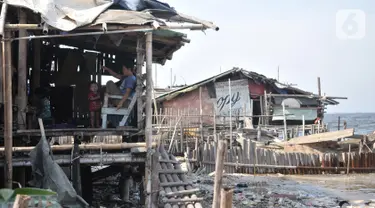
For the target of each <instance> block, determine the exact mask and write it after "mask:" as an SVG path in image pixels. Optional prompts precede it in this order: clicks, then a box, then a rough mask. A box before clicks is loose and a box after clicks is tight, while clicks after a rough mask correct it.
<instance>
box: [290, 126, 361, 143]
mask: <svg viewBox="0 0 375 208" xmlns="http://www.w3.org/2000/svg"><path fill="white" fill-rule="evenodd" d="M353 134H354V129H345V130H341V131H332V132H325V133H320V134H313V135H308V136H302V137H297V138H294V139H291V140H289V141H287V142H283V144H284V145H288V144H311V143H318V142H324V141H332V140H336V139H339V138H346V137H350V136H353Z"/></svg>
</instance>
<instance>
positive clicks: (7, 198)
mask: <svg viewBox="0 0 375 208" xmlns="http://www.w3.org/2000/svg"><path fill="white" fill-rule="evenodd" d="M18 194H21V195H27V196H31V201H30V203H31V204H39V205H42V207H48V206H53V207H60V206H59V204H58V203H57V201H56V199H57V194H56V192H53V191H51V190H46V189H38V188H17V189H14V190H12V189H0V204H8V205H9V204H11V203H13V202H14V200H15V198H16V196H17V195H18Z"/></svg>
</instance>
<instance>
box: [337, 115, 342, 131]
mask: <svg viewBox="0 0 375 208" xmlns="http://www.w3.org/2000/svg"><path fill="white" fill-rule="evenodd" d="M337 120H338V121H337V130H340V126H341V124H340V122H341V117H340V116H339V117H338V118H337Z"/></svg>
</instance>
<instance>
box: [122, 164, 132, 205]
mask: <svg viewBox="0 0 375 208" xmlns="http://www.w3.org/2000/svg"><path fill="white" fill-rule="evenodd" d="M130 176H131V174H130V166H125V167H123V168H122V171H121V177H120V182H119V189H120V198H121V200H123V201H125V202H128V201H129V200H130V180H131V177H130Z"/></svg>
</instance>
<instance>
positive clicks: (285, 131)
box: [282, 102, 288, 141]
mask: <svg viewBox="0 0 375 208" xmlns="http://www.w3.org/2000/svg"><path fill="white" fill-rule="evenodd" d="M282 105H283V123H284V140H285V141H287V140H288V132H287V128H286V115H285V104H284V102H283V103H282Z"/></svg>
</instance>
